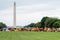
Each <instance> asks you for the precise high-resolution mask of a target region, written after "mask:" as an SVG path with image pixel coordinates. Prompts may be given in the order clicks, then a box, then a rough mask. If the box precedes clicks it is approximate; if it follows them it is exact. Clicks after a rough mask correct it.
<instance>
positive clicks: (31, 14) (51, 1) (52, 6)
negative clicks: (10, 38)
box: [0, 0, 60, 26]
mask: <svg viewBox="0 0 60 40" xmlns="http://www.w3.org/2000/svg"><path fill="white" fill-rule="evenodd" d="M15 1H16V9H17V12H16V13H17V17H16V18H17V19H16V22H17V23H16V25H17V26H18V25H22V26H24V25H27V24H30V23H32V22H33V23H36V22H38V21H41V19H42V17H44V16H49V17H57V18H60V0H15ZM13 3H14V0H0V22H4V23H6V24H7V25H8V26H13Z"/></svg>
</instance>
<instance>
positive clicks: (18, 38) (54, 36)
mask: <svg viewBox="0 0 60 40" xmlns="http://www.w3.org/2000/svg"><path fill="white" fill-rule="evenodd" d="M0 40H60V32H0Z"/></svg>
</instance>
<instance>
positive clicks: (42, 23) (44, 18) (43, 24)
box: [41, 17, 48, 28]
mask: <svg viewBox="0 0 60 40" xmlns="http://www.w3.org/2000/svg"><path fill="white" fill-rule="evenodd" d="M47 18H48V17H43V18H42V20H41V27H43V28H44V27H45V23H44V22H45V21H46V19H47Z"/></svg>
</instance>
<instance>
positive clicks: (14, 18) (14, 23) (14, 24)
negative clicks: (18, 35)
mask: <svg viewBox="0 0 60 40" xmlns="http://www.w3.org/2000/svg"><path fill="white" fill-rule="evenodd" d="M13 16H14V17H13V27H14V28H16V2H15V1H14V14H13Z"/></svg>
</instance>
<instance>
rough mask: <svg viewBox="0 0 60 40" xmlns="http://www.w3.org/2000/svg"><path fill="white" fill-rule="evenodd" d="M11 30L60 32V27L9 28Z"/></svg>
mask: <svg viewBox="0 0 60 40" xmlns="http://www.w3.org/2000/svg"><path fill="white" fill-rule="evenodd" d="M8 30H10V31H34V32H60V28H46V27H45V28H38V27H34V28H30V27H28V28H15V29H14V28H8Z"/></svg>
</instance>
